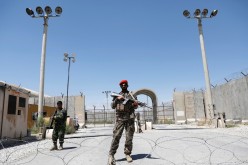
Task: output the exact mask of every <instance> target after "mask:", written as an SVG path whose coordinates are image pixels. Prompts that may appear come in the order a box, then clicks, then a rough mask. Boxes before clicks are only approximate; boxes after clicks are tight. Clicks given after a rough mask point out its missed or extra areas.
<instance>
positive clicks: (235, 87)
mask: <svg viewBox="0 0 248 165" xmlns="http://www.w3.org/2000/svg"><path fill="white" fill-rule="evenodd" d="M247 82H248V77H247V76H246V77H244V78H241V79H237V80H232V81H229V82H228V83H226V84H224V85H220V86H217V87H215V88H213V89H212V91H213V92H212V93H213V94H212V95H213V102H214V104H215V106H216V112H220V113H221V112H225V113H226V118H227V119H233V120H247V119H248V83H247Z"/></svg>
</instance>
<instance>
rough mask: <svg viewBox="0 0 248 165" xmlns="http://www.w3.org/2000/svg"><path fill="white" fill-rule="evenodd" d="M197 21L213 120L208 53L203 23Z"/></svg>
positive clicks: (199, 20) (209, 107)
mask: <svg viewBox="0 0 248 165" xmlns="http://www.w3.org/2000/svg"><path fill="white" fill-rule="evenodd" d="M197 20H198V29H199V38H200V45H201V52H202V63H203V69H204V76H205V84H206V95H207V100H208V109H209V113H210V119H213V118H214V109H213V100H212V92H211V86H210V78H209V71H208V64H207V57H206V51H205V46H204V38H203V30H202V23H201V22H202V20H201V19H200V18H198V19H197Z"/></svg>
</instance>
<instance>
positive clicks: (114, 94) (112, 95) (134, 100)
mask: <svg viewBox="0 0 248 165" xmlns="http://www.w3.org/2000/svg"><path fill="white" fill-rule="evenodd" d="M129 95H130V96H131V97H132V98H124V101H123V103H122V104H123V105H125V104H126V103H127V102H128V101H132V102H137V103H138V105H139V106H141V107H147V108H150V109H152V108H151V107H149V106H147V105H146V103H143V102H140V101H138V100H136V99H135V98H134V97H133V95H132V94H131V93H129ZM110 96H111V97H119V96H122V95H121V94H119V93H116V92H112V93H111V95H110Z"/></svg>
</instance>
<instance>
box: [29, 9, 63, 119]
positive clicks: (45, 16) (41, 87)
mask: <svg viewBox="0 0 248 165" xmlns="http://www.w3.org/2000/svg"><path fill="white" fill-rule="evenodd" d="M36 12H37V14H38V16H36V15H35V14H34V12H33V10H32V9H31V8H26V13H27V14H28V15H29V16H31V17H32V18H43V19H44V29H43V35H42V49H41V63H40V85H39V100H38V120H40V119H41V118H42V117H43V102H44V82H45V61H46V41H47V28H48V19H49V17H58V16H60V14H61V13H62V8H61V7H59V6H57V7H56V8H55V12H56V15H52V14H51V13H52V9H51V8H50V7H49V6H46V7H45V12H43V9H42V8H41V7H40V6H38V7H36Z"/></svg>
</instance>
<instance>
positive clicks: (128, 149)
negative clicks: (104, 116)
mask: <svg viewBox="0 0 248 165" xmlns="http://www.w3.org/2000/svg"><path fill="white" fill-rule="evenodd" d="M124 128H125V133H126V141H125V147H124V154H126V155H130V154H131V153H132V149H133V134H134V131H135V127H134V119H129V120H126V121H120V120H118V121H116V124H115V127H114V131H113V140H112V143H111V147H110V151H109V154H110V155H114V154H115V153H116V150H117V149H118V147H119V142H120V139H121V136H122V133H123V130H124Z"/></svg>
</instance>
